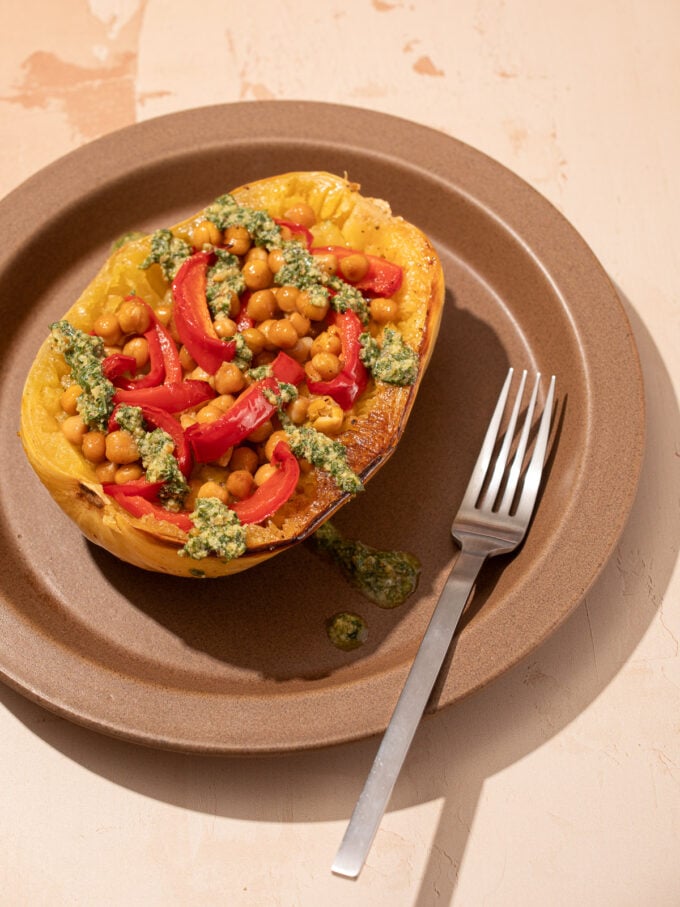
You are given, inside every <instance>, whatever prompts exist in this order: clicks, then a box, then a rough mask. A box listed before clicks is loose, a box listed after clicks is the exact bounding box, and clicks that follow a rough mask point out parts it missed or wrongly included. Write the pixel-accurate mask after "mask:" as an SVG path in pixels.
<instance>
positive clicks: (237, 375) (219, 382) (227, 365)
mask: <svg viewBox="0 0 680 907" xmlns="http://www.w3.org/2000/svg"><path fill="white" fill-rule="evenodd" d="M245 383H246V381H245V378H244V377H243V372H242V371H241V369H240V368H239V367H238V366H237V365H234V363H233V362H223V363H222V365H221V366H220V367H219V368H218V369H217V371H216V372H215V390H216V391H217V393H218V394H237V393H238V392H239V391H240V390H243V388H244V387H245Z"/></svg>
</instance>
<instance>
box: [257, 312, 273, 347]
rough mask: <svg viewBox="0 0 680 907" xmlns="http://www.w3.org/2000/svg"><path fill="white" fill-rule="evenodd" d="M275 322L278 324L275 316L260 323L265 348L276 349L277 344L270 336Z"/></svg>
mask: <svg viewBox="0 0 680 907" xmlns="http://www.w3.org/2000/svg"><path fill="white" fill-rule="evenodd" d="M275 324H276V321H275V320H274V319H273V318H267V320H266V321H261V322H260V323H259V325H258V328H259V330H260V333H261V334H262V336H263V337H264V348H265V350H269V351H272V350H275V349H276V344H275V343H274V341H273V340H272V338H271V337H270V336H269V333H270V331H271V329H272V327H273V326H274V325H275Z"/></svg>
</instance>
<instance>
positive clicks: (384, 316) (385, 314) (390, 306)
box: [369, 297, 399, 324]
mask: <svg viewBox="0 0 680 907" xmlns="http://www.w3.org/2000/svg"><path fill="white" fill-rule="evenodd" d="M369 309H370V313H371V318H372V319H373V321H375V322H377V324H387V323H388V322H389V321H396V319H397V313H398V312H399V306H398V305H397V303H396V301H395V300H394V299H383V298H382V297H377V298H376V299H372V300H371V302H370V305H369Z"/></svg>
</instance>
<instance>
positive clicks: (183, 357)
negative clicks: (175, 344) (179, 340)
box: [179, 346, 196, 372]
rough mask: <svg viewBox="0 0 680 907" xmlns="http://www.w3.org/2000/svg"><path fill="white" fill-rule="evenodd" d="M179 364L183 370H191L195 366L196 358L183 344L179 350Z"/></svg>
mask: <svg viewBox="0 0 680 907" xmlns="http://www.w3.org/2000/svg"><path fill="white" fill-rule="evenodd" d="M179 364H180V365H181V366H182V368H183V369H184V371H185V372H193V370H194V369H195V368H196V360H195V359H194V357H193V356H192V355H191V353H190V352H189V350H188V349H187V348H186V347H185V346H183V347H182V348H181V349H180V351H179Z"/></svg>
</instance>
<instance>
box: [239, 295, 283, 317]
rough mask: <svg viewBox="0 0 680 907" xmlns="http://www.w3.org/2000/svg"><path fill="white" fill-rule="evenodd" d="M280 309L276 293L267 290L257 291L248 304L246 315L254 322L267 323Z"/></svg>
mask: <svg viewBox="0 0 680 907" xmlns="http://www.w3.org/2000/svg"><path fill="white" fill-rule="evenodd" d="M277 309H278V303H277V301H276V296H275V295H274V293H273V292H272V291H271V290H269V289H267V290H257V291H256V292H255V293H253V294H252V295H251V297H250V299H249V300H248V302H247V303H246V314H247V315H248V317H249V318H252V319H253V321H266V320H267V319H268V318H273V317H274V315H275V314H276V311H277Z"/></svg>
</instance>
